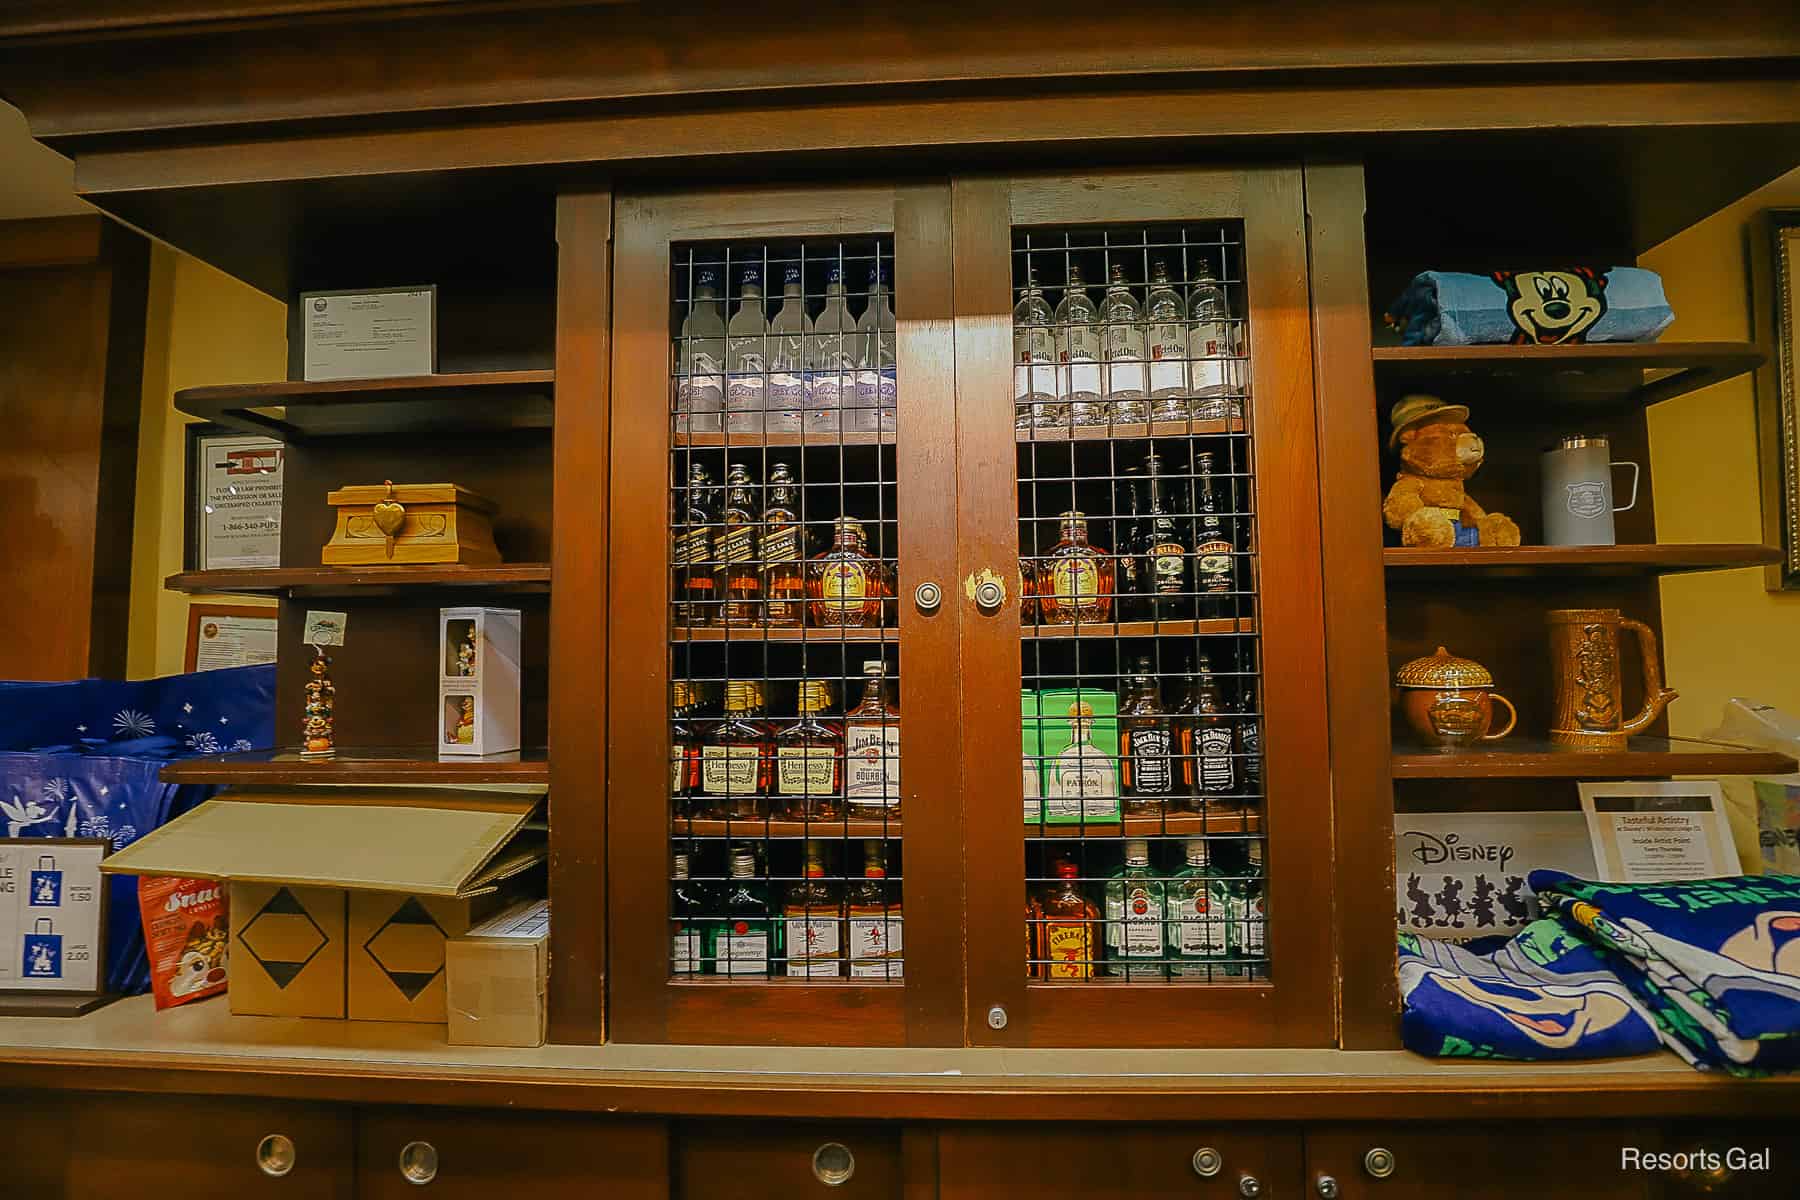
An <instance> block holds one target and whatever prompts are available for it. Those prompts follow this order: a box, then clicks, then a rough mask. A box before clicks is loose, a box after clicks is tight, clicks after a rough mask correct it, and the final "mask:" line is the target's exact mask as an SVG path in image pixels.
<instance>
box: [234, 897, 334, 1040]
mask: <svg viewBox="0 0 1800 1200" xmlns="http://www.w3.org/2000/svg"><path fill="white" fill-rule="evenodd" d="M346 895H347V893H346V892H344V891H343V890H342V889H340V888H309V887H290V886H289V885H288V884H285V883H234V884H232V885H231V904H230V910H231V911H232V912H233V913H236V914H238V917H237V922H236V928H234V929H233V930H232V931H231V942H232V945H231V973H230V978H229V980H228V981H227V985H226V990H225V994H226V996H227V997H228V998H229V1000H230V1003H231V1011H232V1012H234V1013H248V1014H252V1015H255V1016H264V1017H342V1016H343V1015H344V961H345V954H344V907H345V896H346Z"/></svg>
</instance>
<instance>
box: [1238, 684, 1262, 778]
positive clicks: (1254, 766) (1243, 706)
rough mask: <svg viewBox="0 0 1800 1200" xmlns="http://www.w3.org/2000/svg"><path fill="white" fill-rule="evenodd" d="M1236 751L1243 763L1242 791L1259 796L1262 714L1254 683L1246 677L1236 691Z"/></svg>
mask: <svg viewBox="0 0 1800 1200" xmlns="http://www.w3.org/2000/svg"><path fill="white" fill-rule="evenodd" d="M1237 710H1238V714H1239V715H1238V727H1237V743H1238V753H1239V754H1240V755H1241V756H1242V757H1241V758H1240V759H1239V761H1240V762H1242V763H1243V764H1244V772H1243V773H1244V791H1245V792H1246V793H1248V794H1249V795H1251V796H1261V795H1262V790H1263V761H1262V714H1260V713H1259V712H1257V706H1256V684H1255V683H1254V682H1252V681H1251V680H1248V679H1246V680H1245V681H1244V684H1243V688H1242V690H1240V691H1239V692H1238V702H1237Z"/></svg>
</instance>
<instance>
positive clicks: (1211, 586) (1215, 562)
mask: <svg viewBox="0 0 1800 1200" xmlns="http://www.w3.org/2000/svg"><path fill="white" fill-rule="evenodd" d="M1194 566H1195V569H1196V570H1197V571H1198V572H1199V580H1198V582H1199V584H1200V590H1201V591H1203V592H1210V593H1215V594H1216V593H1219V592H1229V591H1230V590H1231V543H1230V542H1228V541H1226V540H1225V539H1224V538H1213V539H1209V540H1207V541H1204V542H1202V543H1200V545H1199V547H1198V548H1197V549H1196V550H1195V552H1194Z"/></svg>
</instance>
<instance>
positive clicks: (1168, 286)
mask: <svg viewBox="0 0 1800 1200" xmlns="http://www.w3.org/2000/svg"><path fill="white" fill-rule="evenodd" d="M1145 312H1146V324H1147V326H1148V328H1147V331H1146V336H1145V341H1146V343H1147V349H1148V350H1149V353H1150V419H1151V420H1152V421H1185V420H1187V419H1188V416H1189V414H1190V413H1191V412H1192V407H1191V406H1190V405H1189V403H1188V390H1187V389H1188V378H1187V306H1186V305H1185V304H1183V303H1182V302H1181V293H1180V292H1178V291H1176V290H1175V285H1174V284H1172V283H1170V282H1169V264H1168V263H1166V262H1164V261H1163V260H1162V259H1160V258H1159V259H1157V260H1156V261H1155V262H1153V263H1151V264H1150V299H1149V304H1148V305H1147V306H1146V308H1145Z"/></svg>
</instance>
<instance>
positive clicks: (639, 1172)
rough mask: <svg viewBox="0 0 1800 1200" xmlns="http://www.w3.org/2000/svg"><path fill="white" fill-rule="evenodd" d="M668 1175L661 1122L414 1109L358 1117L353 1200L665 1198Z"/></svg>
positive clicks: (666, 1145)
mask: <svg viewBox="0 0 1800 1200" xmlns="http://www.w3.org/2000/svg"><path fill="white" fill-rule="evenodd" d="M668 1175H669V1140H668V1131H667V1129H666V1128H665V1126H664V1125H663V1124H662V1122H660V1121H648V1120H615V1119H611V1118H607V1117H588V1116H561V1115H554V1114H538V1113H488V1112H475V1111H463V1110H460V1109H423V1108H421V1109H364V1110H362V1112H361V1113H360V1114H359V1116H358V1120H357V1163H356V1195H357V1200H390V1198H399V1197H404V1198H405V1200H418V1197H419V1196H421V1195H426V1196H430V1197H432V1200H453V1198H455V1197H464V1196H466V1197H478V1198H479V1200H497V1198H501V1200H503V1198H505V1197H508V1196H523V1195H529V1196H531V1197H532V1200H562V1198H563V1197H576V1196H580V1197H594V1196H605V1197H607V1200H664V1198H665V1197H667V1196H668V1194H669V1178H668ZM425 1183H429V1184H430V1186H431V1190H430V1191H429V1192H424V1193H421V1192H420V1191H419V1189H418V1185H420V1184H425Z"/></svg>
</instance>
